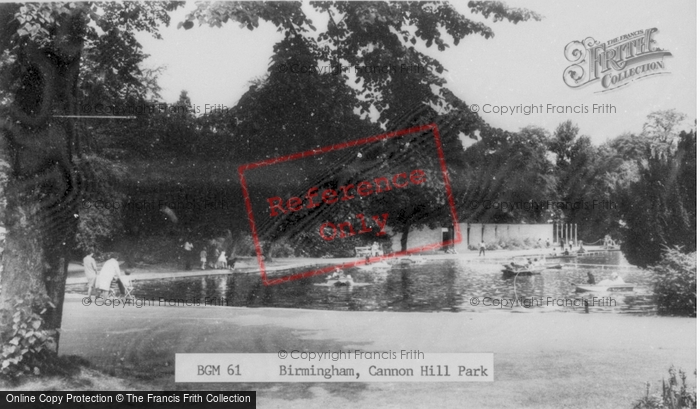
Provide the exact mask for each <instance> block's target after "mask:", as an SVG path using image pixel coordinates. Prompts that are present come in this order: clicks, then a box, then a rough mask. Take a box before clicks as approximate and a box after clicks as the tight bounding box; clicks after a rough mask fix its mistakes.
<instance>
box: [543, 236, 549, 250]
mask: <svg viewBox="0 0 700 409" xmlns="http://www.w3.org/2000/svg"><path fill="white" fill-rule="evenodd" d="M544 245H545V247H547V248H549V237H547V241H545V242H544Z"/></svg>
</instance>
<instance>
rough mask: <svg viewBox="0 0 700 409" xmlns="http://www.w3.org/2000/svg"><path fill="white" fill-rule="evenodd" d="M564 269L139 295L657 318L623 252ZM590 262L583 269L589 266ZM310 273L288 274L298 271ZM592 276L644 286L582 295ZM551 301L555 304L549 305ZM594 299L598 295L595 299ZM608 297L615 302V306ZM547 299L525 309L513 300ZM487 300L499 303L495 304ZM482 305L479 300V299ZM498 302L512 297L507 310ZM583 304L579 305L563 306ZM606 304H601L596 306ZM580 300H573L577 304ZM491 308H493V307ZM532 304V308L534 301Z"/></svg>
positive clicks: (253, 279)
mask: <svg viewBox="0 0 700 409" xmlns="http://www.w3.org/2000/svg"><path fill="white" fill-rule="evenodd" d="M569 264H570V265H565V266H564V267H563V268H562V269H560V270H545V271H544V272H543V273H542V274H541V275H534V276H518V277H515V278H512V277H511V278H504V277H503V275H502V274H501V266H500V265H495V264H475V263H469V262H466V261H463V260H432V261H428V262H426V263H425V264H418V265H397V266H394V267H393V268H392V269H391V270H387V271H360V270H356V269H351V270H350V271H349V273H351V274H352V276H353V278H354V280H355V282H356V283H365V284H369V285H364V286H353V287H332V286H331V287H328V286H323V284H324V283H325V276H316V277H311V278H306V279H301V280H296V281H292V282H288V283H284V284H280V285H274V286H265V285H263V284H262V281H261V279H260V277H259V276H257V275H251V274H232V275H224V276H205V277H197V278H178V279H164V280H153V281H143V282H138V283H137V286H136V289H135V290H134V295H135V296H137V297H144V298H155V299H158V298H161V297H162V298H165V299H178V298H189V299H192V298H197V299H200V300H202V302H203V300H204V299H206V298H210V299H222V298H223V299H225V300H226V304H227V305H229V306H246V307H276V308H305V309H328V310H346V311H424V312H431V311H452V312H461V311H477V312H485V311H505V312H544V311H562V310H563V311H575V312H580V313H584V308H583V299H588V300H589V303H590V311H591V312H605V313H634V314H655V313H656V307H655V305H654V302H653V298H652V296H651V294H650V291H649V289H650V288H651V276H650V274H649V273H648V272H643V271H641V270H638V269H635V268H628V267H629V265H628V264H627V263H626V262H625V260H624V259H623V258H622V257H621V256H620V255H619V253H611V254H607V255H603V256H591V257H580V258H579V259H577V260H576V261H575V262H571V263H569ZM582 265H583V266H582ZM301 271H303V270H298V269H297V270H294V271H287V272H286V274H293V273H296V272H301ZM589 271H591V272H592V273H593V274H594V275H595V277H596V279H597V280H598V281H600V280H603V279H605V278H609V277H610V275H611V274H612V272H614V271H617V272H618V273H619V274H620V276H621V277H622V278H623V279H624V280H625V281H626V282H629V283H634V284H635V285H636V288H635V292H634V293H597V294H588V293H576V291H575V285H574V284H584V283H586V279H587V277H586V273H587V272H589ZM548 297H549V300H551V303H549V304H548V303H547V301H548ZM593 297H596V298H595V299H594V298H593ZM601 297H611V298H610V300H614V302H613V301H610V302H609V303H608V304H607V305H606V304H604V303H600V300H601ZM523 298H527V299H529V300H531V301H532V300H540V301H539V302H534V303H531V304H533V305H531V306H530V308H525V307H524V306H523V305H522V302H518V303H516V304H515V305H512V303H513V300H521V301H522V299H523ZM486 299H490V300H491V301H492V302H491V303H487V302H486ZM475 300H477V301H476V302H475ZM493 300H509V301H506V302H507V303H510V305H507V306H505V307H503V306H500V305H496V303H495V302H493ZM556 300H578V303H577V304H575V305H569V306H566V305H563V306H562V305H557V303H562V302H564V303H565V302H566V301H556ZM596 300H597V301H598V304H597V305H596V304H594V301H596ZM573 302H574V301H570V303H573ZM485 304H487V305H485ZM526 305H527V304H526Z"/></svg>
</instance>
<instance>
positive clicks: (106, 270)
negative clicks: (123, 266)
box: [97, 257, 126, 297]
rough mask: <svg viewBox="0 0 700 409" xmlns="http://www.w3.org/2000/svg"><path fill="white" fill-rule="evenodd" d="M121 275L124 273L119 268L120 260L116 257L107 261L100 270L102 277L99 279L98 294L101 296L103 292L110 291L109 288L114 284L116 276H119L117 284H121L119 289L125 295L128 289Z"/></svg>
mask: <svg viewBox="0 0 700 409" xmlns="http://www.w3.org/2000/svg"><path fill="white" fill-rule="evenodd" d="M121 275H122V273H121V270H120V269H119V261H117V259H116V258H115V257H112V258H110V259H109V260H107V261H105V263H104V265H103V266H102V269H101V270H100V278H99V280H98V281H97V283H98V284H97V290H98V294H97V296H98V297H99V296H100V295H101V293H102V292H107V293H108V292H109V288H110V287H111V286H112V280H113V279H114V278H115V277H116V278H117V286H119V291H120V292H121V295H124V294H125V293H126V291H125V289H124V285H123V284H122V281H121V280H120V277H121Z"/></svg>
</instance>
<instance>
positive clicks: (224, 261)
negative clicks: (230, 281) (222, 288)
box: [182, 240, 237, 270]
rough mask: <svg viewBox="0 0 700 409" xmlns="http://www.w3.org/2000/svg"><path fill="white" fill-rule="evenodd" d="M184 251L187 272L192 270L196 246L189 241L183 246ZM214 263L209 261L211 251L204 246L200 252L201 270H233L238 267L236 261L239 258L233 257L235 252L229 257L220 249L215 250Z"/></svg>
mask: <svg viewBox="0 0 700 409" xmlns="http://www.w3.org/2000/svg"><path fill="white" fill-rule="evenodd" d="M182 247H183V249H184V259H185V270H190V269H192V260H193V253H194V252H193V251H192V250H193V249H194V244H192V242H190V241H189V240H186V241H185V244H183V246H182ZM213 253H214V261H209V251H207V247H206V246H202V250H201V251H200V252H199V262H200V269H202V270H206V269H207V267H210V268H213V269H226V268H228V269H231V270H233V268H234V267H235V265H236V260H237V258H236V257H234V256H233V252H231V254H230V255H229V256H227V255H226V252H225V251H221V250H219V249H218V248H215V249H214V251H213Z"/></svg>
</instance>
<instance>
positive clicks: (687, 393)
mask: <svg viewBox="0 0 700 409" xmlns="http://www.w3.org/2000/svg"><path fill="white" fill-rule="evenodd" d="M668 373H669V375H670V376H669V378H668V382H666V380H664V379H662V380H661V393H658V392H657V393H655V394H653V395H649V388H650V386H651V385H650V384H649V382H647V392H646V396H644V397H643V398H641V399H639V400H638V401H637V402H636V403H635V404H634V409H667V408H668V409H686V408H695V407H697V402H698V396H697V391H695V390H692V389H690V390H689V389H688V387H687V386H686V384H685V380H686V375H685V372H683V371H682V370H680V369H679V370H678V373H676V370H675V368H674V367H673V366H672V367H671V368H670V369H669V370H668ZM678 377H680V382H678Z"/></svg>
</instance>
